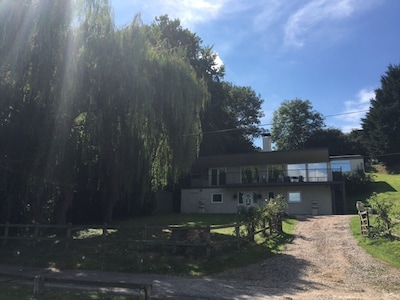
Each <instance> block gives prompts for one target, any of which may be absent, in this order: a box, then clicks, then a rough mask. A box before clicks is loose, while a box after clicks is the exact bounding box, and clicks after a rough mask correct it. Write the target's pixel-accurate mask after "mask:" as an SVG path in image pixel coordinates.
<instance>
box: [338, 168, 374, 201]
mask: <svg viewBox="0 0 400 300" xmlns="http://www.w3.org/2000/svg"><path fill="white" fill-rule="evenodd" d="M342 176H343V179H344V182H345V184H346V193H347V194H348V195H349V196H353V195H357V194H360V193H363V192H365V191H369V190H370V189H371V184H372V182H373V178H374V176H373V175H372V174H369V173H365V172H364V171H363V170H358V171H357V172H351V173H343V174H342Z"/></svg>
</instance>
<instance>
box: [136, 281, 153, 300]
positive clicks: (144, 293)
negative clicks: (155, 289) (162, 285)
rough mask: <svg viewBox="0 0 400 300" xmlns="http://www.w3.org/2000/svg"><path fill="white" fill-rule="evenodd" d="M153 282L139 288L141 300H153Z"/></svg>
mask: <svg viewBox="0 0 400 300" xmlns="http://www.w3.org/2000/svg"><path fill="white" fill-rule="evenodd" d="M151 288H152V286H151V284H146V285H144V286H142V287H141V288H140V289H139V300H151Z"/></svg>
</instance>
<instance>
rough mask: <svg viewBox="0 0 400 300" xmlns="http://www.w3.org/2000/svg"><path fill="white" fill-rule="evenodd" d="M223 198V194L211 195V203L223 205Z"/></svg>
mask: <svg viewBox="0 0 400 300" xmlns="http://www.w3.org/2000/svg"><path fill="white" fill-rule="evenodd" d="M222 202H223V197H222V194H221V193H215V194H211V203H222Z"/></svg>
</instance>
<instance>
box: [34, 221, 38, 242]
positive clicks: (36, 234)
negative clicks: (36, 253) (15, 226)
mask: <svg viewBox="0 0 400 300" xmlns="http://www.w3.org/2000/svg"><path fill="white" fill-rule="evenodd" d="M38 240H39V224H38V223H36V224H35V229H34V231H33V247H35V246H36V243H37V242H38Z"/></svg>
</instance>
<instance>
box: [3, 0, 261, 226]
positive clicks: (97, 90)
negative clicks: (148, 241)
mask: <svg viewBox="0 0 400 300" xmlns="http://www.w3.org/2000/svg"><path fill="white" fill-rule="evenodd" d="M1 5H2V9H1V10H0V28H2V30H1V31H0V62H1V64H0V65H1V66H0V95H1V96H2V99H1V100H2V101H1V103H0V137H1V143H0V170H1V172H0V221H3V222H4V221H10V222H13V223H26V222H40V223H54V222H56V223H60V224H63V223H65V222H67V221H73V222H99V221H107V222H111V221H112V219H113V217H114V216H115V215H117V216H119V217H125V216H133V215H139V214H144V213H149V212H151V210H152V209H153V208H154V203H155V202H154V195H155V192H156V191H158V190H160V189H163V188H165V187H166V186H173V185H174V184H176V183H177V182H178V181H179V180H180V179H181V178H182V177H184V176H185V175H186V174H187V173H188V172H189V170H190V167H191V165H192V163H193V161H194V160H195V159H196V157H197V156H198V155H199V151H200V145H201V143H202V136H203V135H202V131H203V130H219V129H225V128H229V129H232V128H238V129H239V131H238V132H239V133H238V134H235V135H234V137H238V136H239V137H240V138H241V139H236V143H239V140H240V143H241V144H243V145H244V146H243V147H241V148H240V147H234V146H232V145H236V146H237V144H234V143H233V141H235V139H233V138H232V139H231V143H230V144H229V145H227V146H226V147H227V148H226V149H235V148H237V149H239V148H240V149H244V148H246V147H247V148H246V149H252V143H251V138H252V137H254V136H256V135H257V134H258V129H257V126H256V125H257V124H259V118H260V117H261V116H262V114H261V113H260V111H261V103H262V100H261V99H260V98H259V96H257V95H255V93H254V92H253V91H252V90H251V89H250V88H242V87H236V86H233V85H230V84H225V83H222V82H221V81H220V80H221V78H222V77H223V75H224V68H223V67H222V66H217V65H216V57H217V56H216V53H215V52H214V51H213V50H212V48H211V47H204V46H202V45H201V42H202V41H201V39H200V38H199V37H198V36H197V35H196V34H194V33H191V32H190V31H189V30H187V29H183V28H182V27H181V26H180V22H179V20H175V21H170V20H169V19H168V17H167V16H162V17H160V18H157V19H156V22H155V23H153V24H152V25H143V24H142V22H141V20H140V19H139V18H138V17H136V18H134V20H133V21H132V23H131V24H129V26H126V27H123V28H117V27H116V26H115V24H114V19H113V12H112V8H111V5H110V1H108V0H84V1H72V0H65V1H52V0H27V1H14V0H4V1H2V2H1ZM211 94H212V96H211ZM221 95H223V97H222V98H221V102H218V101H219V100H218V99H219V96H221ZM211 98H212V99H213V101H214V102H213V104H212V107H211V106H208V105H207V103H208V102H209V100H210V99H211ZM214 108H216V110H219V109H221V111H223V112H224V113H223V114H219V113H218V112H217V115H216V118H215V120H216V121H215V122H216V123H217V122H221V123H219V124H218V126H216V127H213V128H207V124H208V121H207V120H213V119H214V117H215V115H212V114H213V113H211V112H215V110H214ZM205 110H207V113H205ZM209 113H210V114H209ZM206 115H208V116H209V117H207V116H206ZM216 123H214V124H216ZM210 124H211V123H210ZM221 124H223V126H226V127H222V125H221ZM15 137H18V138H15ZM219 141H220V142H221V144H223V143H224V141H223V140H222V139H220V140H219ZM208 142H209V141H208ZM208 142H207V143H208ZM216 144H217V143H216Z"/></svg>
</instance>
